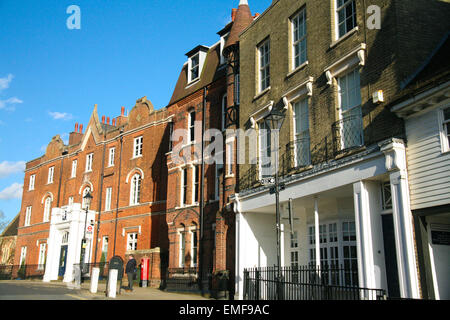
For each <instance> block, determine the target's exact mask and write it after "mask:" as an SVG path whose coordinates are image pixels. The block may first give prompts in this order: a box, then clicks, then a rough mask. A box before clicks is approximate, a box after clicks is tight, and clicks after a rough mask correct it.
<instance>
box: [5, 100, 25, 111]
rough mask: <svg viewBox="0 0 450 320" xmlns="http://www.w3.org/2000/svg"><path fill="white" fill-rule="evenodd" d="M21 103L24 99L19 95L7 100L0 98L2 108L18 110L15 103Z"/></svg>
mask: <svg viewBox="0 0 450 320" xmlns="http://www.w3.org/2000/svg"><path fill="white" fill-rule="evenodd" d="M19 103H23V101H22V100H20V99H19V98H17V97H12V98H9V99H6V100H0V109H5V110H8V111H14V110H16V107H15V106H14V105H15V104H19Z"/></svg>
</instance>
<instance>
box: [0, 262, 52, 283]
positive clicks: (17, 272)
mask: <svg viewBox="0 0 450 320" xmlns="http://www.w3.org/2000/svg"><path fill="white" fill-rule="evenodd" d="M44 272H45V265H43V264H33V265H30V264H28V265H21V266H20V265H3V266H0V280H15V279H21V280H25V279H38V280H42V279H43V278H44Z"/></svg>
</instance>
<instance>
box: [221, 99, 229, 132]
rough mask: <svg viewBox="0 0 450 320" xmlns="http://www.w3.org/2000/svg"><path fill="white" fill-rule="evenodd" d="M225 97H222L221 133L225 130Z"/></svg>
mask: <svg viewBox="0 0 450 320" xmlns="http://www.w3.org/2000/svg"><path fill="white" fill-rule="evenodd" d="M227 103H228V102H227V95H226V94H224V95H223V97H222V131H223V130H225V129H226V126H227Z"/></svg>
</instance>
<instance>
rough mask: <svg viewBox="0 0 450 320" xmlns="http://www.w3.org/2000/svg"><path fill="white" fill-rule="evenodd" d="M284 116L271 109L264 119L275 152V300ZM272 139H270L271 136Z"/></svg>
mask: <svg viewBox="0 0 450 320" xmlns="http://www.w3.org/2000/svg"><path fill="white" fill-rule="evenodd" d="M284 118H285V115H284V114H283V113H282V112H280V111H279V110H277V109H272V110H271V112H270V113H269V114H268V115H267V116H266V117H264V122H265V123H266V126H267V127H268V128H269V132H270V137H271V140H272V141H273V142H274V148H273V149H274V151H275V187H274V188H275V206H276V207H275V215H276V220H277V279H276V281H277V298H278V300H281V299H282V290H281V270H280V267H281V253H280V251H281V249H280V235H281V232H280V186H279V183H278V150H279V132H280V129H281V127H282V126H283V122H284ZM273 133H274V134H275V135H274V139H272V135H273Z"/></svg>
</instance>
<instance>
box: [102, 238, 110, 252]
mask: <svg viewBox="0 0 450 320" xmlns="http://www.w3.org/2000/svg"><path fill="white" fill-rule="evenodd" d="M108 242H109V238H108V237H107V236H104V237H103V241H102V253H104V254H105V255H108Z"/></svg>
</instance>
